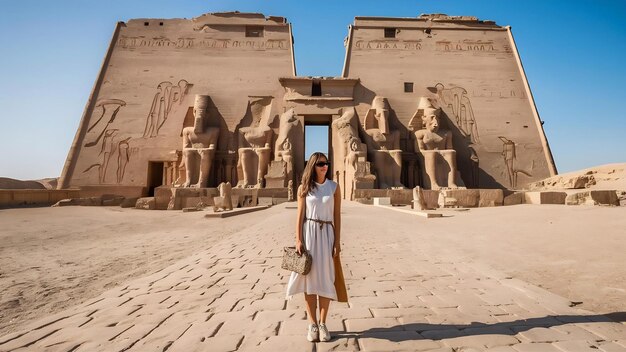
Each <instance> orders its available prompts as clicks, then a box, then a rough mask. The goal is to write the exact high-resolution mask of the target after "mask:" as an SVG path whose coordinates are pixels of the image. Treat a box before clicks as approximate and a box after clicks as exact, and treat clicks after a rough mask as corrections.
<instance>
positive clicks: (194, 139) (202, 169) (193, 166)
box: [182, 95, 220, 188]
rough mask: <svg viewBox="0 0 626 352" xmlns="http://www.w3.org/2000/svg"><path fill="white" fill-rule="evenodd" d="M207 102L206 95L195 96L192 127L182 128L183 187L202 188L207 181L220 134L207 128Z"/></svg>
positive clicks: (208, 122) (209, 127)
mask: <svg viewBox="0 0 626 352" xmlns="http://www.w3.org/2000/svg"><path fill="white" fill-rule="evenodd" d="M209 100H210V97H209V96H208V95H196V99H195V102H194V107H193V116H194V123H193V127H185V128H183V133H182V134H183V159H184V163H185V169H186V175H185V176H186V180H185V183H184V184H183V187H190V186H192V187H199V188H204V187H207V184H208V181H209V172H210V171H211V165H212V164H213V159H214V157H215V149H216V147H215V146H216V145H217V139H218V137H219V132H220V130H219V128H218V127H211V126H209V124H210V121H209V114H208V112H207V108H208V104H209Z"/></svg>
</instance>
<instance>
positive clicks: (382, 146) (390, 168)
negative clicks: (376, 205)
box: [363, 96, 403, 188]
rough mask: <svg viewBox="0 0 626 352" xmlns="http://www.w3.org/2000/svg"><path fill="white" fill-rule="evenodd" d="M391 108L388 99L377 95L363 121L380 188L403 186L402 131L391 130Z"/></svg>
mask: <svg viewBox="0 0 626 352" xmlns="http://www.w3.org/2000/svg"><path fill="white" fill-rule="evenodd" d="M389 110H390V108H389V102H388V101H387V99H386V98H383V97H380V96H376V97H374V100H373V101H372V107H371V108H370V109H369V110H368V112H367V115H366V116H365V120H364V121H363V128H364V130H365V133H366V135H367V136H366V143H367V147H368V152H369V154H370V155H371V156H372V158H371V160H372V161H373V162H374V169H375V170H376V177H377V179H378V187H379V188H392V187H403V185H402V183H401V182H400V175H401V170H402V150H400V132H399V131H397V130H394V131H392V130H390V128H389Z"/></svg>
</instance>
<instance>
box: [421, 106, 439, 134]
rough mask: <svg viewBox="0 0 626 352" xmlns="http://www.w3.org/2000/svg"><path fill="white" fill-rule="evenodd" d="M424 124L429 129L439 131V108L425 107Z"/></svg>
mask: <svg viewBox="0 0 626 352" xmlns="http://www.w3.org/2000/svg"><path fill="white" fill-rule="evenodd" d="M422 124H423V126H424V127H425V128H426V129H427V130H428V131H430V132H437V131H438V130H439V109H431V108H428V109H424V115H422Z"/></svg>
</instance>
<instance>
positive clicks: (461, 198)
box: [439, 189, 481, 208]
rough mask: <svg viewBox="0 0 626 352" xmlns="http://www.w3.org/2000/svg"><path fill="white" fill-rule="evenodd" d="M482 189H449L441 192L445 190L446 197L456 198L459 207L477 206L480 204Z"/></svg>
mask: <svg viewBox="0 0 626 352" xmlns="http://www.w3.org/2000/svg"><path fill="white" fill-rule="evenodd" d="M480 191H481V190H478V189H448V190H441V191H439V192H445V195H446V198H448V197H450V198H455V199H456V206H458V207H465V208H476V207H478V206H479V205H480V196H481V192H480Z"/></svg>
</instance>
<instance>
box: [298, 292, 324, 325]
mask: <svg viewBox="0 0 626 352" xmlns="http://www.w3.org/2000/svg"><path fill="white" fill-rule="evenodd" d="M320 298H321V297H320ZM304 299H305V300H306V312H307V313H308V314H309V321H310V322H311V324H317V295H308V294H306V293H305V294H304ZM320 305H321V299H320ZM326 308H328V305H327V306H326Z"/></svg>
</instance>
